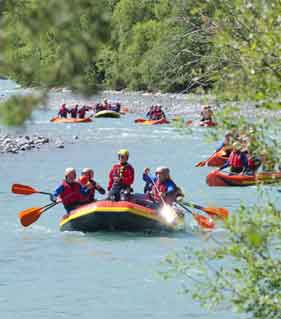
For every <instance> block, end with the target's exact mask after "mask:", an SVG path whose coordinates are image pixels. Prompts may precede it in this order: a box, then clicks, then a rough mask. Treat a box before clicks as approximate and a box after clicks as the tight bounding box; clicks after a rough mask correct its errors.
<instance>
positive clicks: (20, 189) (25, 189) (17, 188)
mask: <svg viewBox="0 0 281 319" xmlns="http://www.w3.org/2000/svg"><path fill="white" fill-rule="evenodd" d="M12 193H15V194H19V195H32V194H44V195H49V196H51V195H52V194H51V193H47V192H40V191H38V190H37V189H35V188H33V187H31V186H28V185H22V184H13V185H12Z"/></svg>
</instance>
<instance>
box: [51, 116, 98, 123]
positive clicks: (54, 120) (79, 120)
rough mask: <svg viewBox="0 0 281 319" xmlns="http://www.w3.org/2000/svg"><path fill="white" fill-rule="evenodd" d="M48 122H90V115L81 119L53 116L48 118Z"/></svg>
mask: <svg viewBox="0 0 281 319" xmlns="http://www.w3.org/2000/svg"><path fill="white" fill-rule="evenodd" d="M50 122H53V123H89V122H92V119H91V118H90V117H85V118H83V119H79V118H63V117H54V118H52V119H50Z"/></svg>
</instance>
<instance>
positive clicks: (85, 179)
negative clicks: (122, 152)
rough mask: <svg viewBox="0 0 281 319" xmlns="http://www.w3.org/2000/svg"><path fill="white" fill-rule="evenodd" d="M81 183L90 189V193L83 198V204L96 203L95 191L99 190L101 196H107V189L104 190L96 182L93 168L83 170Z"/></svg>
mask: <svg viewBox="0 0 281 319" xmlns="http://www.w3.org/2000/svg"><path fill="white" fill-rule="evenodd" d="M79 182H80V184H81V185H82V186H84V187H87V188H88V189H89V193H88V194H86V195H85V196H83V199H82V201H83V203H84V202H85V203H90V202H94V201H95V191H96V190H97V191H98V192H99V193H100V194H101V195H104V194H105V189H104V188H102V187H101V186H100V185H99V184H98V183H97V182H96V181H95V180H94V171H93V170H92V169H91V168H84V169H83V170H82V173H81V176H80V178H79Z"/></svg>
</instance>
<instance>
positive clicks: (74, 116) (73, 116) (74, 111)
mask: <svg viewBox="0 0 281 319" xmlns="http://www.w3.org/2000/svg"><path fill="white" fill-rule="evenodd" d="M77 113H78V109H77V108H72V109H71V110H70V114H71V117H72V118H76V117H77Z"/></svg>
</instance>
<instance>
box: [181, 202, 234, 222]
mask: <svg viewBox="0 0 281 319" xmlns="http://www.w3.org/2000/svg"><path fill="white" fill-rule="evenodd" d="M183 204H185V205H187V206H189V207H194V208H195V209H199V210H202V211H203V212H205V213H207V214H209V215H211V216H217V217H220V218H222V219H225V218H227V217H228V215H229V212H228V209H226V208H224V207H203V206H200V205H197V204H193V203H188V202H183Z"/></svg>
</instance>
